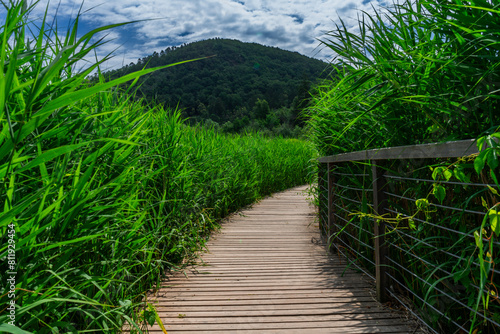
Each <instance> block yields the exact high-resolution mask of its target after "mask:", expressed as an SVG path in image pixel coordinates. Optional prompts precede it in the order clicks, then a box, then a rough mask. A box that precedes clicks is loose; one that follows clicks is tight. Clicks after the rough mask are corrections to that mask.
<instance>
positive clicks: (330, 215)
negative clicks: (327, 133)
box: [326, 163, 335, 250]
mask: <svg viewBox="0 0 500 334" xmlns="http://www.w3.org/2000/svg"><path fill="white" fill-rule="evenodd" d="M327 166H328V169H327V173H328V226H327V234H326V235H327V239H326V240H327V244H328V249H329V250H330V249H331V247H330V242H331V239H332V234H333V219H334V218H333V196H334V193H333V190H334V188H333V184H334V183H335V180H334V177H333V175H332V173H331V172H332V169H333V166H334V164H333V163H328V164H327Z"/></svg>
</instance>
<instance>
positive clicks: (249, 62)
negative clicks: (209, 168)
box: [107, 38, 330, 126]
mask: <svg viewBox="0 0 500 334" xmlns="http://www.w3.org/2000/svg"><path fill="white" fill-rule="evenodd" d="M204 57H208V58H206V59H202V60H198V61H194V62H190V63H186V64H182V65H179V66H173V67H170V68H167V69H164V70H160V71H157V72H154V73H152V74H150V75H148V76H147V77H146V78H144V79H141V81H140V83H141V87H140V94H141V95H142V96H143V97H145V98H146V99H154V100H155V101H156V102H160V103H163V104H165V105H167V106H171V107H175V106H177V105H178V106H180V107H181V108H182V109H183V112H184V115H185V116H186V117H189V118H190V119H191V120H192V121H193V122H195V121H200V120H206V119H211V120H212V121H214V122H217V123H219V124H221V125H222V124H224V123H226V122H238V120H241V119H242V118H245V117H247V118H248V120H251V119H254V118H259V117H258V115H255V113H256V110H255V109H256V108H258V106H259V105H261V104H262V102H263V101H265V102H266V103H267V104H268V108H269V111H265V112H264V114H265V113H269V112H270V111H271V110H278V109H280V108H289V109H292V110H291V112H292V113H293V115H291V116H290V117H289V118H291V120H289V121H290V122H291V123H293V124H290V125H291V126H295V125H297V122H296V121H295V120H296V118H297V115H298V113H300V110H301V109H302V108H303V107H304V100H307V98H308V97H309V94H308V91H309V89H310V87H311V85H312V84H314V83H315V82H316V81H317V80H318V78H322V77H326V76H327V75H328V73H326V71H325V69H328V68H330V67H329V64H328V63H326V62H323V61H321V60H318V59H314V58H310V57H307V56H304V55H301V54H299V53H298V52H293V51H287V50H282V49H279V48H277V47H269V46H264V45H261V44H257V43H245V42H241V41H238V40H230V39H220V38H215V39H208V40H203V41H198V42H193V43H190V44H184V45H183V46H181V47H174V48H167V49H165V50H162V51H160V53H157V52H154V53H153V54H152V55H150V56H147V57H144V58H142V59H139V60H138V61H137V63H131V64H129V65H126V66H124V67H122V68H121V69H119V70H115V71H111V72H107V75H109V76H111V77H115V76H121V75H124V74H127V73H129V72H133V71H136V70H140V69H142V68H144V67H146V68H147V67H155V66H161V65H166V64H169V63H176V62H179V61H183V60H189V59H196V58H204ZM263 108H264V109H266V110H267V107H266V106H265V105H264V106H263ZM264 114H263V113H262V112H261V113H260V116H261V118H265V117H266V116H267V115H264ZM274 123H276V122H274Z"/></svg>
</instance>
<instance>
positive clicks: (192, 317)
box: [150, 186, 415, 334]
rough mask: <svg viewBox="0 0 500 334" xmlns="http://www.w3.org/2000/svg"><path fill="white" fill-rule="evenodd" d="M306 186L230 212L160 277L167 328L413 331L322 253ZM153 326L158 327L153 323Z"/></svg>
mask: <svg viewBox="0 0 500 334" xmlns="http://www.w3.org/2000/svg"><path fill="white" fill-rule="evenodd" d="M305 189H306V187H305V186H303V187H298V188H294V189H291V190H288V191H285V192H282V193H278V194H275V195H274V196H272V197H270V198H267V199H264V200H263V201H261V202H260V203H258V204H256V205H254V206H253V207H252V208H251V209H248V210H244V211H242V212H240V213H239V214H236V215H234V216H233V217H232V218H231V219H230V220H229V221H228V222H227V223H224V224H223V227H222V230H221V232H220V233H217V234H214V235H213V236H212V238H211V240H210V242H208V244H207V247H208V249H209V252H208V253H204V254H203V255H202V256H201V259H200V263H201V264H200V265H198V266H196V267H194V268H190V269H188V270H186V272H185V275H184V274H182V273H177V274H175V275H173V276H172V277H170V278H169V279H168V280H165V281H164V282H163V285H162V287H161V289H160V290H159V292H158V294H157V297H156V299H157V304H156V305H157V310H158V313H159V314H160V316H161V318H162V320H163V323H164V325H165V328H166V329H167V331H168V333H169V334H176V333H210V334H214V333H287V334H291V333H305V334H307V333H413V332H414V330H415V327H412V326H410V325H409V324H408V323H404V322H403V320H401V319H400V318H398V317H397V316H395V315H394V314H392V313H391V312H389V311H387V310H385V309H383V308H381V307H380V306H379V304H378V303H377V302H375V300H374V298H373V297H372V295H371V294H370V292H369V290H370V289H369V288H368V286H369V284H367V282H366V280H365V279H364V278H362V277H361V275H360V274H358V273H356V272H354V271H352V270H350V269H347V270H346V266H345V261H342V259H340V258H337V257H336V256H334V255H328V254H327V253H326V251H325V248H324V246H322V245H320V242H319V239H320V236H319V231H318V225H317V221H316V220H315V210H314V208H313V207H312V206H310V205H308V202H307V201H306V195H305V194H304V190H305ZM186 276H187V277H186ZM150 331H151V333H155V334H156V333H163V332H162V331H161V330H160V328H159V326H158V325H155V326H153V327H151V329H150Z"/></svg>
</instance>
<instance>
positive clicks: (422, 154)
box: [318, 139, 479, 302]
mask: <svg viewBox="0 0 500 334" xmlns="http://www.w3.org/2000/svg"><path fill="white" fill-rule="evenodd" d="M477 153H479V151H478V148H477V145H476V140H475V139H468V140H460V141H453V142H445V143H432V144H421V145H409V146H398V147H389V148H381V149H372V150H365V151H358V152H350V153H342V154H337V155H332V156H327V157H321V158H319V159H318V161H319V162H320V163H325V164H326V173H324V174H326V175H324V174H322V175H319V177H320V178H323V177H326V180H327V184H328V185H327V187H328V196H327V202H328V203H327V207H328V212H327V213H328V220H327V221H326V223H327V224H328V225H327V226H326V237H327V240H331V238H332V236H333V223H334V222H335V217H334V215H333V205H332V202H333V198H334V196H335V188H334V186H333V185H334V184H335V182H334V178H335V176H334V175H332V171H333V169H334V167H335V164H336V163H340V162H349V161H362V160H368V161H371V165H372V177H373V178H374V179H373V182H372V190H373V205H374V209H375V211H376V213H377V214H378V215H383V214H384V213H386V212H385V206H386V199H385V191H386V180H385V177H384V173H385V171H384V169H383V168H381V163H382V161H381V160H390V159H427V158H459V157H465V156H469V155H471V154H477ZM373 233H374V236H375V238H374V257H375V259H374V260H375V263H376V268H375V269H376V270H375V274H376V275H375V276H376V277H375V279H376V285H377V299H378V300H379V301H381V302H385V301H386V300H387V295H386V288H387V286H388V281H387V278H386V275H385V268H386V267H387V263H386V261H385V257H386V256H385V255H386V254H387V252H388V250H387V245H386V243H385V240H384V234H385V232H384V223H383V222H378V221H377V220H375V219H374V224H373Z"/></svg>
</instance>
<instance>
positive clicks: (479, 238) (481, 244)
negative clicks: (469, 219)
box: [474, 231, 483, 248]
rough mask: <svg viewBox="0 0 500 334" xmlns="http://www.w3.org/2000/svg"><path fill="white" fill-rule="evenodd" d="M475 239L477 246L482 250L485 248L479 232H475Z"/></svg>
mask: <svg viewBox="0 0 500 334" xmlns="http://www.w3.org/2000/svg"><path fill="white" fill-rule="evenodd" d="M474 239H475V240H476V246H477V247H479V248H481V247H482V246H483V240H482V239H481V235H480V234H479V232H478V231H474Z"/></svg>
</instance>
